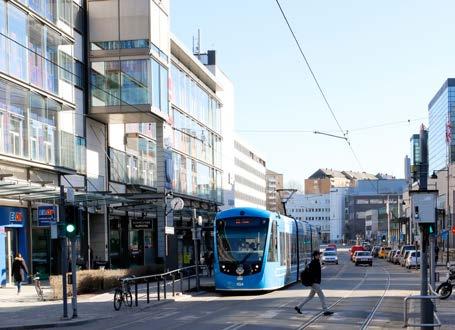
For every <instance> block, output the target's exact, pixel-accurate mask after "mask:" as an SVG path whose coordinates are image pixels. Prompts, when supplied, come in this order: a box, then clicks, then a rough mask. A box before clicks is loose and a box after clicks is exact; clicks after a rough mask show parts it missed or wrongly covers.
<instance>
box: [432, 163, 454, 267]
mask: <svg viewBox="0 0 455 330" xmlns="http://www.w3.org/2000/svg"><path fill="white" fill-rule="evenodd" d="M439 171H441V172H442V171H445V172H447V194H446V195H447V216H448V217H450V206H449V203H450V199H449V198H450V197H449V196H450V195H449V188H450V182H449V179H450V178H449V168H448V167H447V169H443V170H439ZM430 178H431V179H433V180H436V179H437V178H438V175H437V174H436V171H433V174H431V176H430ZM437 184H438V183H437V181H436V182H435V189H437ZM442 219H443V224H442V228H444V230H448V228H446V226H447V227H449V226H450V223H449V219H450V218H447V221H446V217H445V216H444V217H443V218H442ZM446 222H447V223H446ZM441 238H442V233H441ZM442 248H443V249H444V244H443V245H442ZM449 250H450V241H449V234H447V251H446V263H448V262H449V257H450V251H449Z"/></svg>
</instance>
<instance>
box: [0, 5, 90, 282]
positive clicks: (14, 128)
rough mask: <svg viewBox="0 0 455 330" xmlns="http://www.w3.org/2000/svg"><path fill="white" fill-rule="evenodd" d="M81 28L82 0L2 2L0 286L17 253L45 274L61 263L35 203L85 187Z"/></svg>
mask: <svg viewBox="0 0 455 330" xmlns="http://www.w3.org/2000/svg"><path fill="white" fill-rule="evenodd" d="M85 34H86V30H85V8H84V2H83V1H82V0H78V1H74V2H73V1H68V0H58V1H14V0H11V1H5V0H1V1H0V52H1V54H2V55H1V58H0V117H1V118H0V123H1V125H0V131H1V132H0V137H1V138H0V172H1V174H0V179H1V182H0V196H1V198H2V200H1V202H0V214H1V216H0V285H5V284H6V283H7V282H11V272H10V271H11V261H12V260H13V255H14V254H15V253H17V252H20V253H21V254H22V255H23V256H24V259H25V260H26V262H27V265H28V267H29V269H30V270H31V271H33V272H40V274H43V277H47V276H48V275H49V274H50V273H51V272H56V271H57V270H58V267H59V264H58V262H57V258H52V257H51V255H52V254H53V255H54V256H55V255H56V253H57V251H59V248H60V247H59V245H58V243H57V242H56V241H51V235H50V227H49V224H44V223H43V222H41V221H39V216H38V206H43V205H51V204H52V203H53V202H54V200H55V198H56V196H58V191H59V190H58V185H69V184H71V185H74V186H77V187H79V188H80V190H81V191H85V190H86V189H85V187H86V185H85V181H86V180H85V177H86V161H85V158H86V145H87V142H86V138H85V136H86V134H85V131H86V122H85V119H84V113H85V111H86V107H87V105H86V102H85V101H84V100H86V90H87V88H86V84H87V79H86V74H85V71H86V70H85V67H86V66H85V64H86V50H85V40H86V36H85ZM81 194H82V193H78V196H80V195H81Z"/></svg>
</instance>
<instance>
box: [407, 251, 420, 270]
mask: <svg viewBox="0 0 455 330" xmlns="http://www.w3.org/2000/svg"><path fill="white" fill-rule="evenodd" d="M404 265H405V267H406V268H408V269H411V268H412V267H414V268H416V269H417V268H419V267H420V251H411V252H409V254H408V257H407V258H406V261H405V264H404Z"/></svg>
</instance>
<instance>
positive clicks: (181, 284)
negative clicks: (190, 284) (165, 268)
mask: <svg viewBox="0 0 455 330" xmlns="http://www.w3.org/2000/svg"><path fill="white" fill-rule="evenodd" d="M179 274H180V292H181V293H182V294H183V274H182V273H180V272H179Z"/></svg>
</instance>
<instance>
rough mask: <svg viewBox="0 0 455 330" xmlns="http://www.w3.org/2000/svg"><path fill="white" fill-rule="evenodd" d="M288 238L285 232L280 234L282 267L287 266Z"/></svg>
mask: <svg viewBox="0 0 455 330" xmlns="http://www.w3.org/2000/svg"><path fill="white" fill-rule="evenodd" d="M285 240H286V236H285V234H284V233H283V232H281V233H280V264H281V266H284V265H286V251H285V246H286V241H285Z"/></svg>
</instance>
